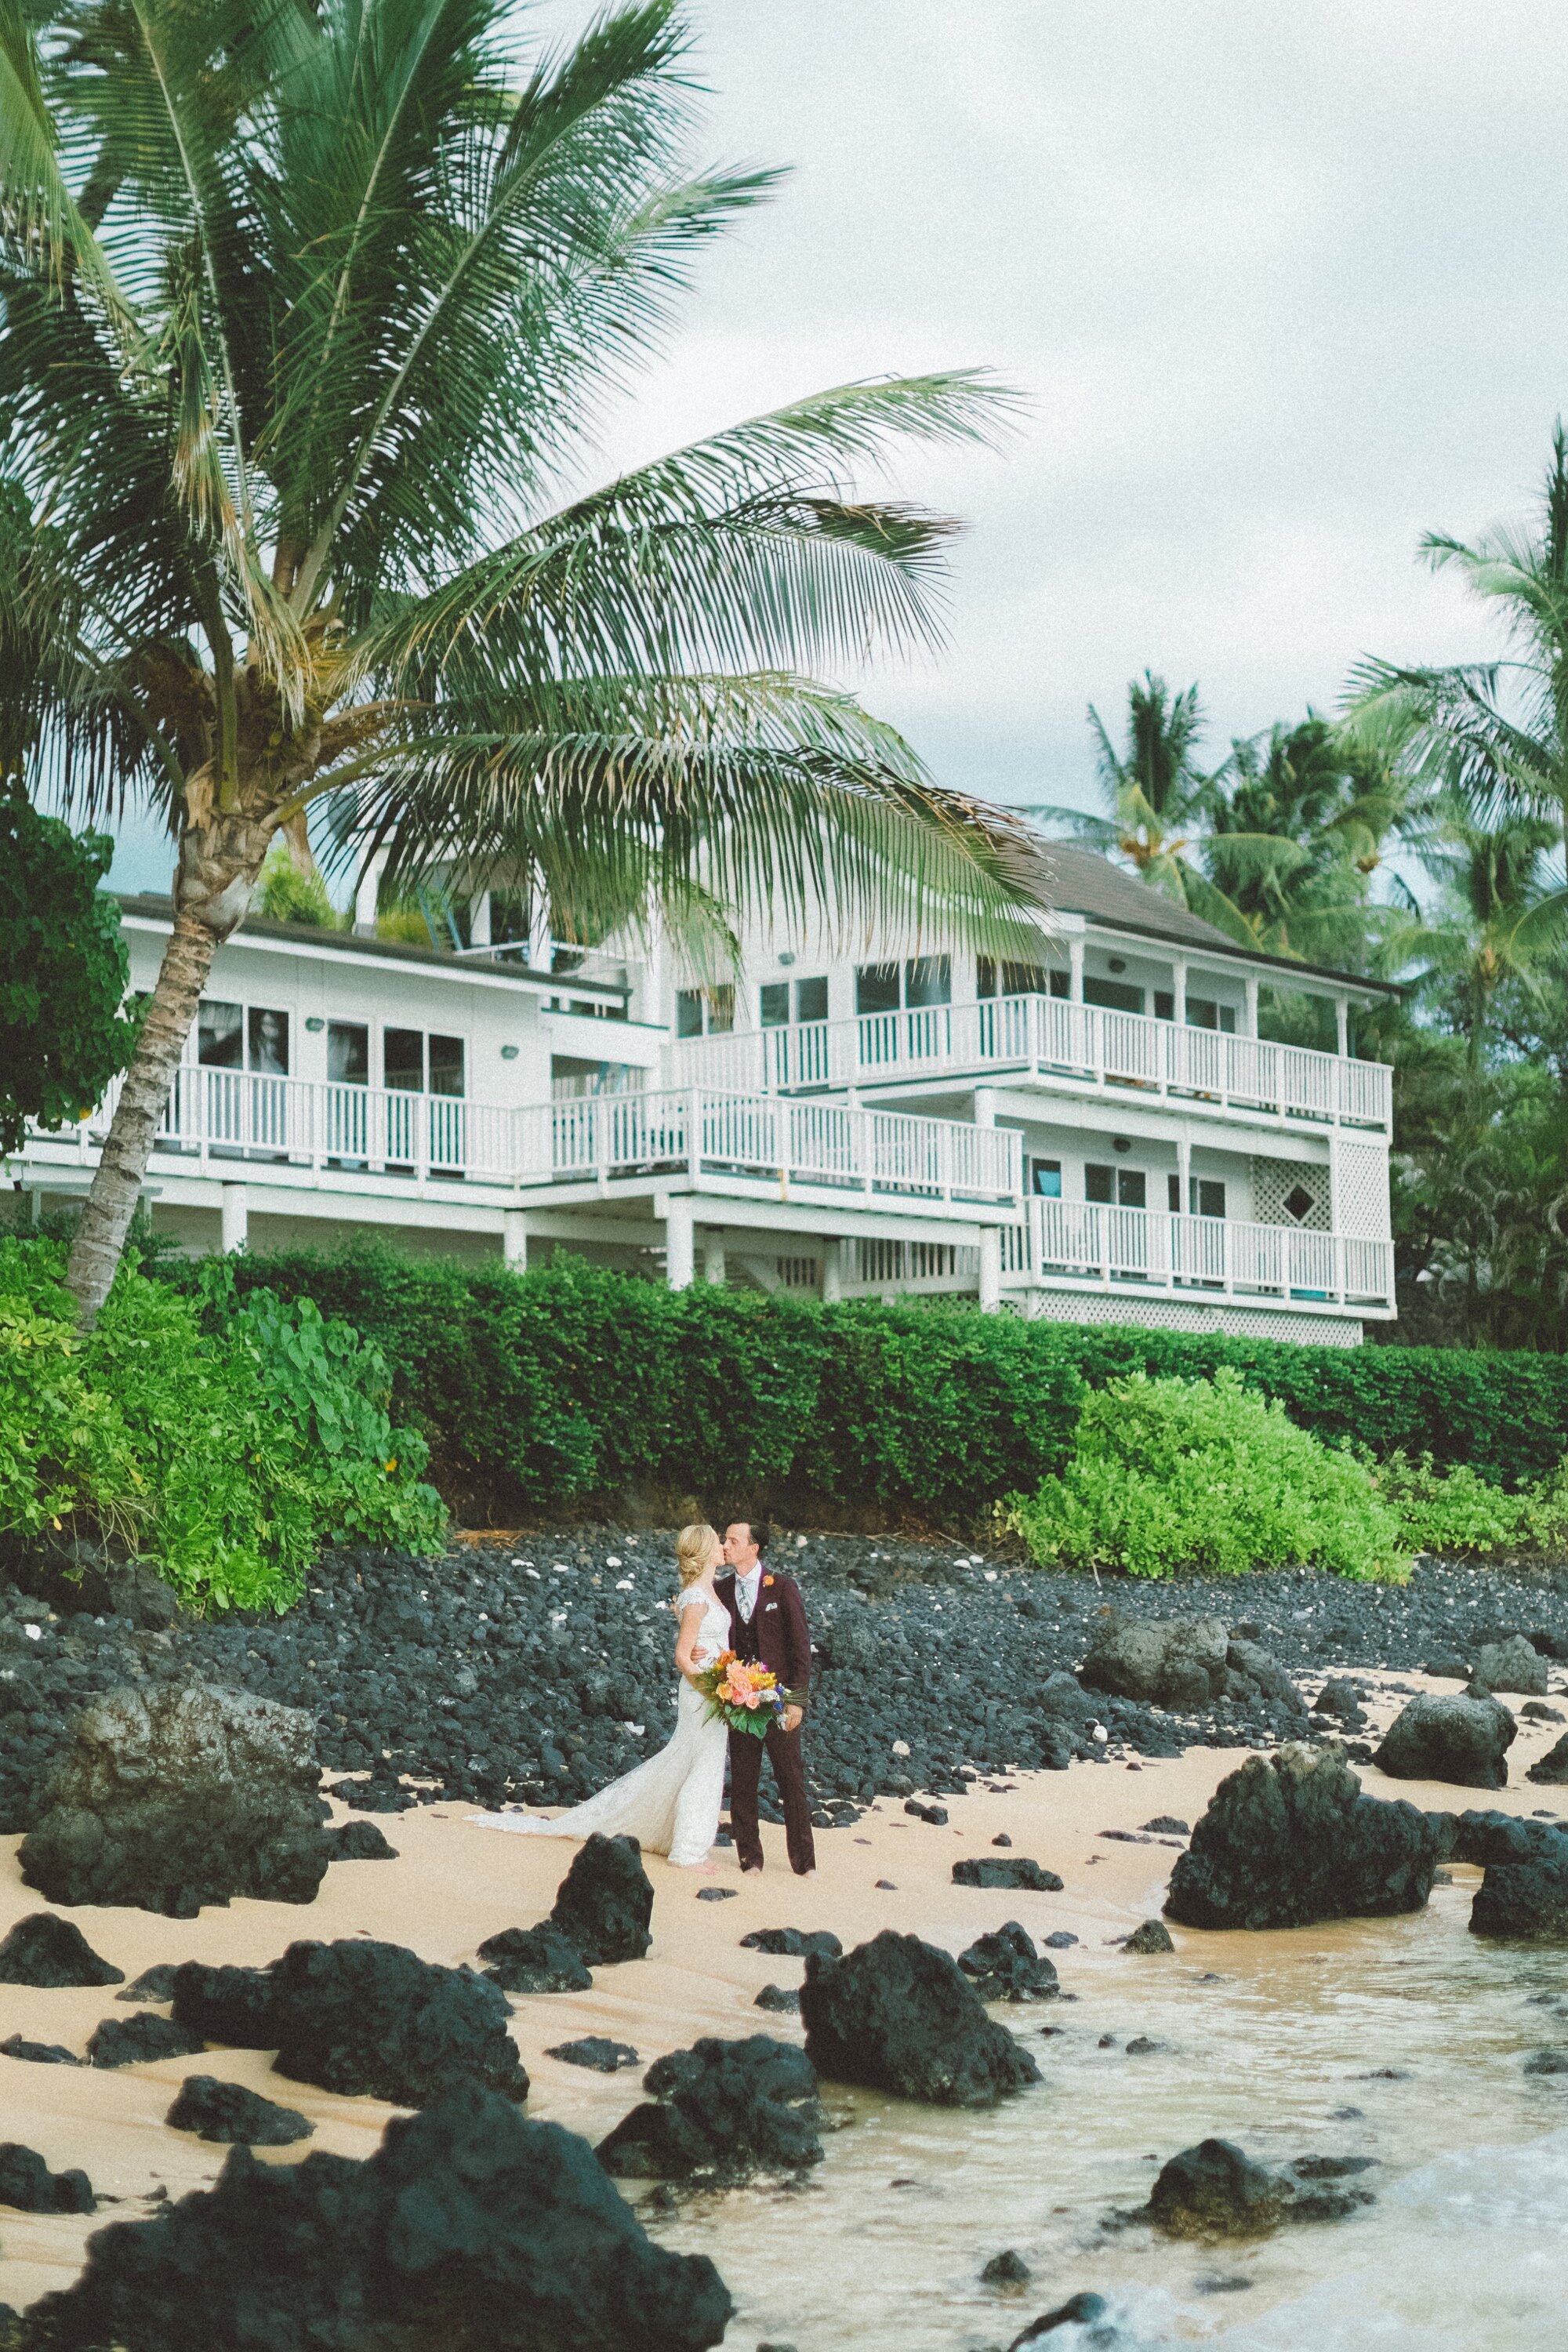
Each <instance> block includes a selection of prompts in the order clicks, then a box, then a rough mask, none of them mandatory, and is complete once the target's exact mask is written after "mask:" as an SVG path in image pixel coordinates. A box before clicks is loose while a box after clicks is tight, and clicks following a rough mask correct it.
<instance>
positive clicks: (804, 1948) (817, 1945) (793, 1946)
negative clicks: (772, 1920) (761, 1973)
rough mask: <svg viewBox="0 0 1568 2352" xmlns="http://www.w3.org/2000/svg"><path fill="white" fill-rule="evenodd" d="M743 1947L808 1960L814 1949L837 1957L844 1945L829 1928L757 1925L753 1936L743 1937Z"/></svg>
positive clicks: (781, 1957) (771, 1955)
mask: <svg viewBox="0 0 1568 2352" xmlns="http://www.w3.org/2000/svg"><path fill="white" fill-rule="evenodd" d="M741 1948H742V1951H748V1952H766V1953H767V1955H768V1957H769V1958H770V1959H774V1960H804V1959H808V1958H810V1956H811V1954H812V1953H813V1952H817V1953H820V1955H821V1956H822V1958H824V1959H826V1960H836V1959H837V1958H838V1956H839V1954H840V1953H841V1952H842V1951H843V1949H844V1947H843V1945H842V1944H841V1943H840V1942H839V1940H838V1938H837V1936H836V1935H834V1933H833V1932H832V1930H831V1928H828V1927H753V1928H752V1932H751V1934H750V1935H749V1936H742V1938H741Z"/></svg>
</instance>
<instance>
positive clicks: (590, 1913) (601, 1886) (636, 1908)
mask: <svg viewBox="0 0 1568 2352" xmlns="http://www.w3.org/2000/svg"><path fill="white" fill-rule="evenodd" d="M550 1916H551V1920H552V1923H553V1925H554V1926H555V1927H558V1928H559V1929H560V1931H561V1933H562V1935H563V1936H564V1937H565V1938H566V1940H567V1942H568V1943H569V1944H571V1945H572V1946H574V1948H575V1949H576V1951H577V1953H578V1955H579V1957H580V1958H581V1959H582V1961H583V1963H584V1967H586V1968H590V1969H598V1968H607V1967H609V1966H611V1965H612V1964H613V1963H614V1962H616V1961H617V1960H640V1959H641V1958H642V1957H643V1955H644V1953H645V1952H646V1951H647V1948H648V1946H649V1945H650V1944H651V1943H652V1941H653V1937H652V1936H651V1935H650V1933H649V1932H648V1922H649V1920H650V1919H651V1918H652V1917H653V1886H652V1883H651V1881H650V1880H649V1878H648V1874H647V1871H646V1870H645V1869H644V1868H643V1866H642V1849H641V1847H640V1846H639V1845H638V1844H637V1840H636V1838H633V1837H616V1838H607V1837H600V1836H599V1835H598V1834H597V1832H595V1835H594V1836H592V1837H591V1838H589V1840H588V1842H587V1843H586V1844H585V1845H583V1846H580V1847H579V1848H578V1850H577V1852H576V1853H575V1854H574V1856H573V1858H572V1867H571V1869H570V1870H569V1871H568V1872H567V1874H566V1875H565V1877H564V1878H563V1880H562V1882H561V1885H560V1886H559V1887H558V1888H557V1889H556V1894H555V1901H554V1904H553V1906H552V1909H551V1913H550Z"/></svg>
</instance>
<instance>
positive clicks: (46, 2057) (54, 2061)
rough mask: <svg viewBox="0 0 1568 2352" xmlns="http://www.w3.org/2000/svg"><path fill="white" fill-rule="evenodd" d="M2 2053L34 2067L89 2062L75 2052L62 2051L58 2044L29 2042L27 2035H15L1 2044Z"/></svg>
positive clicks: (77, 2064)
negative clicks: (20, 2059) (21, 2059)
mask: <svg viewBox="0 0 1568 2352" xmlns="http://www.w3.org/2000/svg"><path fill="white" fill-rule="evenodd" d="M0 2053H4V2055H5V2057H7V2058H24V2059H26V2061H27V2063H29V2065H33V2066H83V2065H85V2064H86V2063H87V2061H86V2060H85V2059H83V2058H79V2057H78V2056H77V2054H76V2053H75V2051H74V2050H66V2049H62V2047H61V2046H60V2044H59V2043H58V2042H29V2041H28V2040H27V2038H26V2035H25V2034H21V2033H13V2034H12V2035H11V2036H10V2037H9V2039H8V2040H6V2041H5V2042H0Z"/></svg>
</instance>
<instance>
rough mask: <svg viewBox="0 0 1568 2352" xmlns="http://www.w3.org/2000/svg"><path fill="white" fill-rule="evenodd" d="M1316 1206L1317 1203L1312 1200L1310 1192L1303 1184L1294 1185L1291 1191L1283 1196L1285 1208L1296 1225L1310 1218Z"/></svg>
mask: <svg viewBox="0 0 1568 2352" xmlns="http://www.w3.org/2000/svg"><path fill="white" fill-rule="evenodd" d="M1317 1205H1318V1204H1317V1202H1315V1201H1314V1200H1313V1198H1312V1196H1311V1194H1310V1192H1308V1190H1307V1188H1306V1186H1305V1185H1304V1184H1297V1185H1295V1186H1294V1187H1293V1188H1292V1190H1291V1191H1289V1192H1287V1193H1286V1195H1285V1206H1286V1207H1287V1208H1288V1209H1289V1212H1290V1214H1291V1215H1292V1216H1293V1217H1294V1218H1295V1220H1296V1223H1298V1224H1300V1223H1303V1222H1304V1220H1305V1219H1306V1218H1308V1217H1310V1215H1311V1213H1312V1211H1313V1210H1314V1209H1315V1208H1316V1207H1317Z"/></svg>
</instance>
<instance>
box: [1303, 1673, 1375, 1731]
mask: <svg viewBox="0 0 1568 2352" xmlns="http://www.w3.org/2000/svg"><path fill="white" fill-rule="evenodd" d="M1312 1713H1313V1714H1314V1715H1326V1716H1331V1717H1332V1718H1333V1720H1334V1721H1335V1722H1336V1723H1340V1724H1342V1725H1343V1726H1344V1727H1345V1729H1346V1730H1347V1731H1364V1730H1365V1729H1366V1709H1365V1707H1363V1705H1362V1703H1361V1697H1360V1695H1359V1693H1358V1692H1357V1690H1356V1687H1355V1685H1354V1684H1353V1683H1347V1682H1327V1683H1325V1684H1324V1685H1323V1687H1322V1689H1321V1691H1320V1692H1319V1693H1318V1696H1317V1697H1316V1698H1315V1699H1314V1700H1313V1701H1312Z"/></svg>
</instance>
